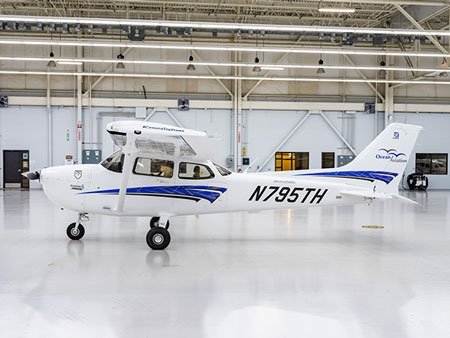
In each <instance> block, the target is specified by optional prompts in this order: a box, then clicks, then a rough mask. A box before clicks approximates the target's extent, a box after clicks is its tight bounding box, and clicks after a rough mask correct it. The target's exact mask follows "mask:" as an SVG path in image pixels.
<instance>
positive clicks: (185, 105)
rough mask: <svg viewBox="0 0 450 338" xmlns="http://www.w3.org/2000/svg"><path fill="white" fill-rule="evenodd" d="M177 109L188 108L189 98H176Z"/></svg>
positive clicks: (184, 109)
mask: <svg viewBox="0 0 450 338" xmlns="http://www.w3.org/2000/svg"><path fill="white" fill-rule="evenodd" d="M178 110H182V111H186V110H189V99H178Z"/></svg>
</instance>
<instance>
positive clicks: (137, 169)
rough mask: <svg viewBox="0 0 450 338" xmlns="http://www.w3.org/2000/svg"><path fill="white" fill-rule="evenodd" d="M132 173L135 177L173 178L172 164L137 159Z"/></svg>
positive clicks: (163, 161) (169, 162) (164, 161)
mask: <svg viewBox="0 0 450 338" xmlns="http://www.w3.org/2000/svg"><path fill="white" fill-rule="evenodd" d="M133 172H134V173H135V174H136V175H147V176H162V177H167V178H170V177H172V176H173V162H172V161H166V160H156V159H150V158H145V157H138V158H137V159H136V163H135V165H134V170H133Z"/></svg>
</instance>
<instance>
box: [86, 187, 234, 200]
mask: <svg viewBox="0 0 450 338" xmlns="http://www.w3.org/2000/svg"><path fill="white" fill-rule="evenodd" d="M119 190H120V189H107V190H96V191H87V192H83V193H81V194H82V195H91V194H103V195H118V194H119ZM225 191H227V189H226V188H222V187H213V186H206V185H172V186H149V187H135V188H128V189H127V195H140V196H157V197H172V196H186V197H196V198H199V199H205V200H208V201H209V202H211V203H214V202H215V201H216V199H218V198H219V196H220V195H221V194H223V193H224V192H225Z"/></svg>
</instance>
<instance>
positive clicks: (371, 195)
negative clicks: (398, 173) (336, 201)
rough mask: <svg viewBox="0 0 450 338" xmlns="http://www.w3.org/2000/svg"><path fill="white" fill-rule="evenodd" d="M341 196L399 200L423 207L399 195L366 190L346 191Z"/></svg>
mask: <svg viewBox="0 0 450 338" xmlns="http://www.w3.org/2000/svg"><path fill="white" fill-rule="evenodd" d="M341 194H342V195H344V196H350V197H362V198H366V199H370V200H375V199H380V200H391V199H396V200H399V201H401V202H404V203H407V204H412V205H418V206H422V205H421V204H420V203H417V202H416V201H413V200H410V199H409V198H406V197H403V196H401V195H399V194H384V193H379V192H372V191H364V190H344V191H341Z"/></svg>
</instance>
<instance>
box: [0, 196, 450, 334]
mask: <svg viewBox="0 0 450 338" xmlns="http://www.w3.org/2000/svg"><path fill="white" fill-rule="evenodd" d="M2 194H3V196H2V201H3V203H1V204H0V209H1V213H0V217H1V218H0V222H1V223H0V336H1V337H8V338H10V337H96V338H98V337H258V338H259V337H277V338H278V337H396V338H401V337H450V326H449V325H448V320H449V318H450V221H449V219H450V218H449V210H450V207H449V206H450V192H448V191H441V192H438V191H434V192H433V191H430V192H428V193H419V192H418V193H412V194H410V195H409V197H411V198H414V199H416V200H418V201H419V202H420V203H422V204H424V205H425V206H426V207H425V208H415V207H412V206H409V205H404V204H400V203H392V202H390V203H380V204H376V205H373V206H371V207H368V206H366V205H359V206H351V207H339V208H337V207H328V208H322V209H320V208H314V209H307V210H301V211H299V210H297V211H291V210H285V211H268V212H260V213H252V214H247V213H235V214H220V215H208V216H200V217H198V218H196V217H180V218H174V219H173V220H172V224H171V235H172V243H171V245H170V247H169V248H168V250H167V251H164V252H155V251H150V250H149V249H148V247H147V245H146V244H145V241H144V236H145V233H146V231H147V220H145V219H136V218H123V219H118V218H112V217H103V216H95V217H92V219H91V221H90V222H89V223H88V224H87V229H86V230H87V233H86V236H85V238H84V239H83V240H82V241H78V242H75V241H69V240H68V239H67V238H66V235H65V229H66V226H67V224H68V223H70V222H72V221H73V220H74V218H73V217H74V215H72V214H70V213H67V212H62V211H60V210H58V209H57V208H56V207H54V206H53V205H51V204H50V202H48V200H47V199H46V198H45V196H44V195H43V192H42V191H31V192H17V191H16V192H10V191H7V192H3V193H2ZM362 225H382V226H384V227H385V228H384V229H365V228H362Z"/></svg>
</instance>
